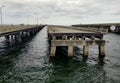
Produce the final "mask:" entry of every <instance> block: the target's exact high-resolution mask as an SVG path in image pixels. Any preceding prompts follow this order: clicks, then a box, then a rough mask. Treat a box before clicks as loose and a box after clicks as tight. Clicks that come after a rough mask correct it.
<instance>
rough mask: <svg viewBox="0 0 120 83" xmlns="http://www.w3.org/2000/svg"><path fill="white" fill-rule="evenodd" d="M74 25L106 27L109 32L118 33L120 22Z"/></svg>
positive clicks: (79, 25)
mask: <svg viewBox="0 0 120 83" xmlns="http://www.w3.org/2000/svg"><path fill="white" fill-rule="evenodd" d="M72 26H74V27H84V28H97V29H101V28H104V29H108V31H109V32H116V33H120V23H96V24H75V25H72Z"/></svg>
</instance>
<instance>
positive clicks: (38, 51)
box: [0, 27, 120, 83]
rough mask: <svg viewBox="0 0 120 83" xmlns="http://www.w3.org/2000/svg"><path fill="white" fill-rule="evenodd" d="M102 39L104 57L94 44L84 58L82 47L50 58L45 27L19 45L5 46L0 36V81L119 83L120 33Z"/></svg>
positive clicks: (18, 82) (15, 82)
mask: <svg viewBox="0 0 120 83" xmlns="http://www.w3.org/2000/svg"><path fill="white" fill-rule="evenodd" d="M104 39H105V40H106V41H107V43H106V46H105V48H106V57H105V58H104V59H102V60H101V59H99V58H98V47H97V46H90V49H89V51H90V52H89V57H88V59H87V60H84V59H83V58H82V51H83V50H82V46H78V47H74V56H73V58H72V59H67V58H64V57H61V58H56V59H50V58H49V43H48V36H47V27H45V28H43V29H42V30H41V31H40V32H39V33H37V34H36V35H35V36H34V37H33V38H31V39H28V41H26V42H24V43H22V44H19V45H8V44H6V43H5V39H4V37H1V38H0V83H120V34H115V33H109V34H106V35H105V36H104ZM62 50H63V51H62V52H61V53H57V54H58V55H59V56H62V54H64V52H65V49H62Z"/></svg>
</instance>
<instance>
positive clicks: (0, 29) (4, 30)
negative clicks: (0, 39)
mask: <svg viewBox="0 0 120 83" xmlns="http://www.w3.org/2000/svg"><path fill="white" fill-rule="evenodd" d="M36 27H38V25H4V26H0V36H2V35H5V34H8V33H13V32H17V31H23V30H30V29H34V28H36Z"/></svg>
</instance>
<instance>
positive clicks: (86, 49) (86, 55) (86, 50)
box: [83, 45, 89, 58]
mask: <svg viewBox="0 0 120 83" xmlns="http://www.w3.org/2000/svg"><path fill="white" fill-rule="evenodd" d="M88 54H89V46H88V45H85V46H83V57H86V58H87V57H88Z"/></svg>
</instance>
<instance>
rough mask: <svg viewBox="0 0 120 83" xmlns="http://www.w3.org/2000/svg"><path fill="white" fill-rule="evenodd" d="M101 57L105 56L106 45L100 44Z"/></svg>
mask: <svg viewBox="0 0 120 83" xmlns="http://www.w3.org/2000/svg"><path fill="white" fill-rule="evenodd" d="M99 57H100V58H104V57H105V45H99Z"/></svg>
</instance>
